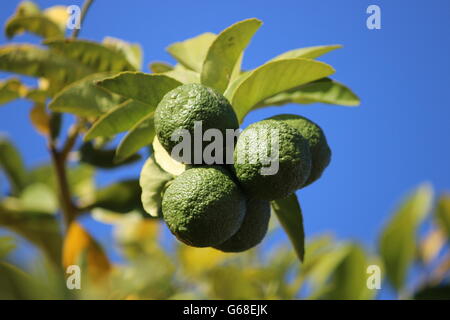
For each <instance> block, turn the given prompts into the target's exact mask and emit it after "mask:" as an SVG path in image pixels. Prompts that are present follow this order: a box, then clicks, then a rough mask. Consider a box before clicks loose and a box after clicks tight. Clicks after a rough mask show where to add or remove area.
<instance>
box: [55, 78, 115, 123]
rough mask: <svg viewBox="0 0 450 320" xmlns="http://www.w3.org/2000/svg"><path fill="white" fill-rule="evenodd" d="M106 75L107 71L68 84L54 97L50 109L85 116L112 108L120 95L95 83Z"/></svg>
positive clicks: (98, 113)
mask: <svg viewBox="0 0 450 320" xmlns="http://www.w3.org/2000/svg"><path fill="white" fill-rule="evenodd" d="M106 76H108V74H107V73H97V74H93V75H90V76H87V77H86V78H83V79H81V80H78V81H76V82H74V83H72V84H70V85H68V86H67V87H65V88H64V89H63V90H61V91H60V92H59V93H58V94H57V95H56V96H55V97H54V98H53V100H52V101H51V102H50V104H49V109H50V110H52V111H56V112H68V113H72V114H75V115H78V116H83V117H89V116H99V115H101V114H103V113H104V112H106V111H108V110H110V109H112V108H113V107H115V106H116V105H117V104H118V103H119V102H120V97H118V96H117V95H114V94H111V93H110V92H107V91H105V90H103V89H102V88H99V87H97V86H96V85H95V83H96V81H97V80H98V79H102V78H105V77H106Z"/></svg>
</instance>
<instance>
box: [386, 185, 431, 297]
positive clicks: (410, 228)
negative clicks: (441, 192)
mask: <svg viewBox="0 0 450 320" xmlns="http://www.w3.org/2000/svg"><path fill="white" fill-rule="evenodd" d="M432 198H433V191H432V189H431V187H430V186H429V185H427V184H425V185H422V186H420V187H419V188H418V189H417V190H416V191H415V192H414V193H413V194H412V195H411V196H409V197H408V198H407V199H406V200H405V201H404V203H403V204H402V205H401V206H400V208H399V209H398V210H397V212H396V213H395V214H394V216H393V217H392V218H391V220H390V221H389V222H388V224H387V225H386V227H385V228H384V230H383V231H382V233H381V236H380V239H379V250H380V254H381V257H382V259H383V263H384V266H385V269H386V276H387V279H388V280H389V281H390V282H391V283H392V285H393V286H394V288H395V289H397V290H401V289H402V288H403V286H404V283H405V278H406V274H407V271H408V269H409V267H410V266H411V263H412V262H413V261H414V257H415V252H416V231H417V228H418V227H419V225H420V224H421V222H422V221H423V220H424V219H425V218H426V216H427V214H428V212H429V210H430V207H431V202H432Z"/></svg>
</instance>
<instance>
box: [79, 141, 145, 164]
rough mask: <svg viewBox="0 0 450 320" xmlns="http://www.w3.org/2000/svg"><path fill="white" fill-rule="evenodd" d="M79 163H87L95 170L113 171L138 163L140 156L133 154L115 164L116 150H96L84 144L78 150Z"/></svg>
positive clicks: (88, 143) (90, 144)
mask: <svg viewBox="0 0 450 320" xmlns="http://www.w3.org/2000/svg"><path fill="white" fill-rule="evenodd" d="M79 153H80V161H81V162H84V163H88V164H90V165H93V166H94V167H97V168H102V169H113V168H117V167H120V166H123V165H128V164H130V163H133V162H136V161H138V160H139V159H140V158H141V156H140V155H138V154H134V155H132V156H131V157H129V158H127V159H125V160H123V161H121V162H117V161H115V155H116V150H115V149H96V148H94V146H93V145H92V143H90V142H86V143H84V144H83V145H82V146H81V148H80V150H79Z"/></svg>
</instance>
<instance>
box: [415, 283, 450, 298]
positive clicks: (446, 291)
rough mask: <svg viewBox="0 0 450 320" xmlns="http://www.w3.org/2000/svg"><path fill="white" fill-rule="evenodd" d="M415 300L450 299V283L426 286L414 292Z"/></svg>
mask: <svg viewBox="0 0 450 320" xmlns="http://www.w3.org/2000/svg"><path fill="white" fill-rule="evenodd" d="M414 299H415V300H450V285H448V284H447V285H441V286H435V287H425V288H422V289H420V290H419V291H418V292H416V293H415V294H414Z"/></svg>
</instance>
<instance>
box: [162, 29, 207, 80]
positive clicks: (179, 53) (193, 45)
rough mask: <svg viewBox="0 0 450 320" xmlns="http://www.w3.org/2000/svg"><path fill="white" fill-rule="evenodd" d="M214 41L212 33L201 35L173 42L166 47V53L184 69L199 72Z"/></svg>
mask: <svg viewBox="0 0 450 320" xmlns="http://www.w3.org/2000/svg"><path fill="white" fill-rule="evenodd" d="M214 39H216V35H215V34H214V33H210V32H207V33H203V34H201V35H199V36H197V37H194V38H190V39H187V40H185V41H182V42H175V43H173V44H171V45H170V46H169V47H167V51H168V52H169V53H170V54H171V55H172V57H174V58H175V59H176V60H177V61H178V62H179V63H181V64H182V65H183V66H185V67H186V68H188V69H191V70H193V71H196V72H201V71H202V66H203V61H205V57H206V54H207V52H208V49H209V47H210V46H211V44H212V43H213V41H214Z"/></svg>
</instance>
